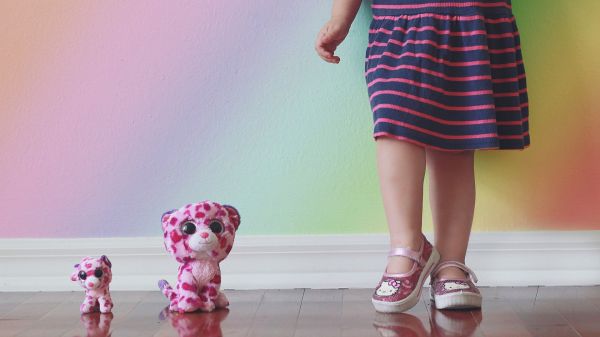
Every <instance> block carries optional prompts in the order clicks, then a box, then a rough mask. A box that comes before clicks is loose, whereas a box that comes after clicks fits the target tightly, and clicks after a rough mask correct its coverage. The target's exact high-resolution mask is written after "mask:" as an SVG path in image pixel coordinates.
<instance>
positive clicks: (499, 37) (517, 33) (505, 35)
mask: <svg viewBox="0 0 600 337" xmlns="http://www.w3.org/2000/svg"><path fill="white" fill-rule="evenodd" d="M517 35H519V32H508V33H503V34H488V35H487V37H488V38H490V39H502V38H506V37H515V36H517Z"/></svg>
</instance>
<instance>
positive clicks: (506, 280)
mask: <svg viewBox="0 0 600 337" xmlns="http://www.w3.org/2000/svg"><path fill="white" fill-rule="evenodd" d="M427 237H428V238H429V239H430V241H432V236H431V235H427ZM432 242H433V241H432ZM387 243H388V238H387V235H383V234H355V235H299V236H298V235H296V236H239V237H238V238H236V243H235V245H234V249H233V251H232V252H231V254H230V256H229V257H228V258H227V259H226V260H225V261H223V262H222V264H221V268H222V273H223V285H222V286H223V288H224V289H285V288H371V287H374V286H375V285H376V283H377V282H378V281H379V278H380V277H381V272H382V271H383V268H384V266H385V262H386V252H387V249H388V245H387ZM102 254H105V255H107V256H108V257H109V258H110V259H111V261H112V263H113V282H112V284H111V289H112V290H153V289H157V286H156V282H157V280H159V279H161V278H166V279H167V280H170V281H174V280H175V277H176V271H177V263H176V262H175V261H174V260H173V259H172V258H171V257H170V256H169V255H167V254H166V253H165V251H164V248H163V246H162V238H161V237H145V238H142V237H137V238H104V239H85V238H83V239H82V238H79V239H0V291H66V290H78V289H79V288H78V286H77V285H76V284H75V283H73V282H71V281H70V280H69V276H70V274H71V271H72V266H73V265H74V264H75V263H77V262H79V261H80V259H81V258H82V257H84V256H88V255H90V256H99V255H102ZM467 265H469V266H470V267H471V268H472V269H473V270H474V271H475V273H476V274H477V276H478V278H479V283H478V285H480V286H532V285H542V286H552V285H598V284H600V231H537V232H474V233H472V234H471V239H470V243H469V250H468V253H467Z"/></svg>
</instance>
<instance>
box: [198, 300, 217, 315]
mask: <svg viewBox="0 0 600 337" xmlns="http://www.w3.org/2000/svg"><path fill="white" fill-rule="evenodd" d="M215 308H216V305H215V302H213V301H209V302H205V303H202V306H201V307H200V308H199V309H200V310H201V311H206V312H211V311H213V310H215Z"/></svg>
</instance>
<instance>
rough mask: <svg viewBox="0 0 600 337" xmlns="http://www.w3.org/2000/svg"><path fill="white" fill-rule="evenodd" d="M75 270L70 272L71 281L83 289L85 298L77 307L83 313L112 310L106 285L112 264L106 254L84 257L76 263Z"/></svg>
mask: <svg viewBox="0 0 600 337" xmlns="http://www.w3.org/2000/svg"><path fill="white" fill-rule="evenodd" d="M74 267H75V271H73V274H71V281H76V282H79V284H81V286H82V287H83V289H85V300H83V303H82V304H81V306H80V307H79V310H80V311H81V312H82V313H84V314H87V313H90V312H97V311H100V312H101V313H108V312H110V311H111V310H112V307H113V302H112V300H111V298H110V291H109V289H108V285H109V284H110V281H111V280H112V272H111V270H110V269H111V267H112V264H111V263H110V260H108V257H106V255H102V256H101V257H100V258H99V259H95V258H92V257H84V258H83V260H81V262H80V263H78V264H76V265H75V266H74Z"/></svg>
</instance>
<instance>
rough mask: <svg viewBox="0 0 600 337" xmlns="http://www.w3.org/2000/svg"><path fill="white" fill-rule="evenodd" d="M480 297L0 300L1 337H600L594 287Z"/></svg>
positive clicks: (338, 293)
mask: <svg viewBox="0 0 600 337" xmlns="http://www.w3.org/2000/svg"><path fill="white" fill-rule="evenodd" d="M480 289H481V292H482V294H483V296H484V301H483V307H482V309H481V310H468V311H465V310H462V311H451V310H436V309H435V308H434V307H432V305H431V302H430V301H429V298H428V291H423V296H422V298H421V301H420V302H419V304H418V305H417V306H416V307H414V308H413V309H411V310H410V311H407V312H405V313H402V314H379V313H376V312H375V311H374V310H373V308H372V306H371V303H370V295H371V291H372V290H371V289H331V290H313V289H292V290H251V291H234V290H229V291H227V290H226V291H225V293H226V294H227V295H228V297H229V299H230V302H231V306H230V308H229V309H228V310H218V311H215V312H212V313H191V314H177V313H170V312H168V311H167V310H165V307H166V304H167V303H166V299H165V298H164V297H163V296H162V294H161V293H160V292H159V291H155V292H117V291H115V292H112V293H113V299H114V302H115V308H114V309H113V313H112V314H99V313H96V314H88V315H80V314H79V303H80V301H81V299H82V296H83V295H82V293H81V292H72V293H43V292H42V293H0V336H1V337H10V336H20V337H25V336H30V337H32V336H44V337H54V336H62V337H74V336H81V337H83V336H87V337H101V336H102V337H103V336H113V337H120V336H153V337H159V336H179V337H184V336H185V337H191V336H195V337H196V336H202V337H212V336H248V337H250V336H256V337H258V336H260V337H268V336H273V337H286V336H289V337H330V336H335V337H342V336H347V337H352V336H356V337H370V336H376V337H381V336H383V337H404V336H411V337H413V336H414V337H421V336H455V337H458V336H501V337H511V336H515V337H533V336H544V337H551V336H561V337H562V336H565V337H571V336H572V337H576V336H577V337H585V336H590V337H592V336H594V337H597V336H600V286H595V287H519V288H511V287H506V288H504V287H503V288H480ZM426 290H428V289H426Z"/></svg>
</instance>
